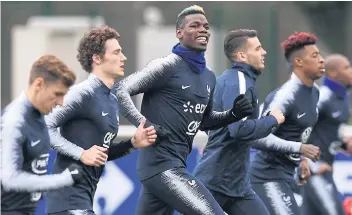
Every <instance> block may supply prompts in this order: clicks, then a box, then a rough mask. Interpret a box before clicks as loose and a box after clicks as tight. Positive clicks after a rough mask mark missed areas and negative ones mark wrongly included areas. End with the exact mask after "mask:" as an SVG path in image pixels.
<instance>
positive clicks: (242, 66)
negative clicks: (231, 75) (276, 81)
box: [232, 62, 260, 80]
mask: <svg viewBox="0 0 352 215" xmlns="http://www.w3.org/2000/svg"><path fill="white" fill-rule="evenodd" d="M232 68H233V69H236V70H239V71H241V72H243V73H245V74H247V75H248V76H249V77H250V78H252V79H253V80H256V79H257V77H258V75H259V74H260V72H259V71H258V70H256V69H255V68H253V67H252V66H251V65H249V64H246V63H242V62H233V63H232Z"/></svg>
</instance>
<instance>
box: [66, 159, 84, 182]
mask: <svg viewBox="0 0 352 215" xmlns="http://www.w3.org/2000/svg"><path fill="white" fill-rule="evenodd" d="M67 169H68V170H69V171H70V173H71V177H72V179H73V181H74V182H75V183H79V182H81V181H82V180H83V178H84V171H83V168H82V167H81V166H79V165H78V164H76V163H73V164H71V165H70V166H68V167H67Z"/></svg>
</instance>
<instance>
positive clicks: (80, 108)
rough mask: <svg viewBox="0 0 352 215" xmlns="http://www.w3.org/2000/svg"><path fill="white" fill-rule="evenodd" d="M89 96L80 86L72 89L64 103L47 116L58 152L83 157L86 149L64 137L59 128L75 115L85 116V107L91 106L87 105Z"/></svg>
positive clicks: (48, 125)
mask: <svg viewBox="0 0 352 215" xmlns="http://www.w3.org/2000/svg"><path fill="white" fill-rule="evenodd" d="M89 98H90V97H89V96H88V95H87V93H85V92H81V91H80V90H79V88H78V87H76V88H74V89H71V90H70V91H69V92H68V94H67V95H66V96H65V98H64V105H63V106H60V107H57V108H55V109H54V110H53V111H52V112H51V113H50V114H49V115H47V116H46V117H45V121H46V124H47V127H48V129H49V135H50V139H51V147H52V148H53V149H55V150H56V151H57V152H58V153H60V154H63V155H66V156H69V157H72V158H73V159H75V160H79V159H80V158H81V155H82V153H83V151H84V149H83V148H81V147H79V146H77V145H76V144H74V143H72V142H70V141H68V140H67V139H66V138H64V137H63V136H62V135H61V133H60V131H59V130H58V128H60V126H61V125H63V124H64V123H65V122H67V121H69V120H70V119H73V118H74V117H78V116H83V115H84V108H89V105H87V104H88V102H89ZM83 103H84V104H83Z"/></svg>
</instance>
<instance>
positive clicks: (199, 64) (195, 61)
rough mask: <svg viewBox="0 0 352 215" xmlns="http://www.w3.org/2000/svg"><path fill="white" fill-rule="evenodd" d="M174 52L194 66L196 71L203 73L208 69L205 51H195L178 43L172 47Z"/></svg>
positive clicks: (193, 68) (193, 69)
mask: <svg viewBox="0 0 352 215" xmlns="http://www.w3.org/2000/svg"><path fill="white" fill-rule="evenodd" d="M172 53H174V54H176V55H178V56H180V57H182V59H184V60H185V61H186V62H187V63H188V65H189V66H190V67H191V68H192V71H194V72H196V73H201V72H204V71H205V70H206V61H205V57H204V56H205V54H204V52H195V51H192V50H190V49H187V48H185V47H183V46H182V45H181V43H177V44H176V45H175V46H174V47H173V48H172Z"/></svg>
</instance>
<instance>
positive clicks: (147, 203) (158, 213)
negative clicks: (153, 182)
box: [136, 177, 174, 215]
mask: <svg viewBox="0 0 352 215" xmlns="http://www.w3.org/2000/svg"><path fill="white" fill-rule="evenodd" d="M152 178H153V177H152ZM147 180H149V179H147ZM144 182H145V181H143V182H142V183H144ZM173 212H174V209H173V208H171V207H170V206H168V205H167V204H166V203H165V202H163V201H161V200H160V199H159V198H158V197H156V196H155V195H154V194H153V193H151V192H150V191H149V190H148V188H147V187H145V186H144V185H142V189H141V193H140V195H139V199H138V205H137V208H136V215H148V214H155V215H172V214H173Z"/></svg>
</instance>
